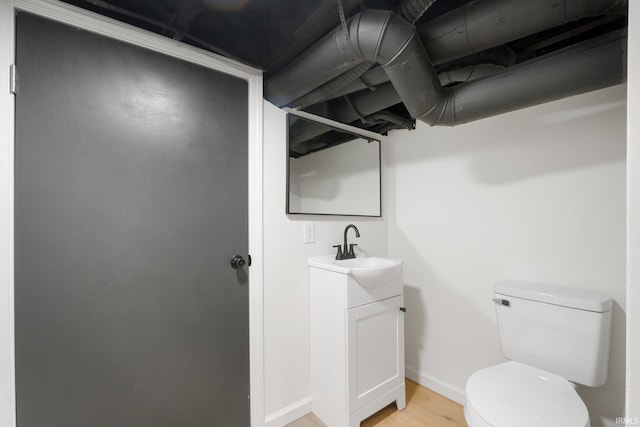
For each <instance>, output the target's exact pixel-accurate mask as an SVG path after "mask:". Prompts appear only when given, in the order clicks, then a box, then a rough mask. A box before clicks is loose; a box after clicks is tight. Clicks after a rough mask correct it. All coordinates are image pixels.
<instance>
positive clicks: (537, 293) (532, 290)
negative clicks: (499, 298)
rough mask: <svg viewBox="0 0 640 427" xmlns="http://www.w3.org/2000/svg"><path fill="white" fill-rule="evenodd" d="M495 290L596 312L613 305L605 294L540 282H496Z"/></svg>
mask: <svg viewBox="0 0 640 427" xmlns="http://www.w3.org/2000/svg"><path fill="white" fill-rule="evenodd" d="M495 292H496V294H500V295H507V296H511V297H515V298H523V299H528V300H532V301H538V302H544V303H548V304H554V305H560V306H563V307H569V308H574V309H577V310H587V311H595V312H598V313H602V312H605V311H609V310H611V307H612V306H613V303H612V301H611V298H610V297H609V296H607V295H605V294H601V293H598V292H591V291H583V290H580V289H571V288H564V287H559V286H552V285H546V284H542V283H531V282H520V281H514V280H509V281H503V282H499V283H498V284H496V287H495Z"/></svg>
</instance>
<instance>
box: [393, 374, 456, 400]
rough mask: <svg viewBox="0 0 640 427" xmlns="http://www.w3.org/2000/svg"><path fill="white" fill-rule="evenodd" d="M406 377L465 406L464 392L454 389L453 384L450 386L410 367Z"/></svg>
mask: <svg viewBox="0 0 640 427" xmlns="http://www.w3.org/2000/svg"><path fill="white" fill-rule="evenodd" d="M405 375H406V376H407V378H409V379H410V380H411V381H413V382H416V383H418V384H420V385H421V386H423V387H426V388H428V389H429V390H432V391H435V392H436V393H438V394H441V395H443V396H444V397H446V398H448V399H451V400H453V401H454V402H457V403H459V404H461V405H464V401H465V394H464V390H461V389H459V388H458V387H454V386H452V385H451V384H448V383H446V382H444V381H442V380H440V379H438V378H435V377H433V376H431V375H429V374H425V373H424V372H420V371H418V370H417V369H414V368H411V367H408V366H407V367H406V368H405Z"/></svg>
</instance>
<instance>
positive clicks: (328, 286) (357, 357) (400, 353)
mask: <svg viewBox="0 0 640 427" xmlns="http://www.w3.org/2000/svg"><path fill="white" fill-rule="evenodd" d="M309 279H310V280H309V283H310V332H311V336H310V338H311V343H310V344H311V345H310V347H311V398H312V410H313V412H314V413H315V414H316V416H318V417H319V418H320V419H321V420H322V421H323V422H324V423H325V424H326V425H328V426H331V427H357V426H359V425H360V422H361V421H362V420H364V419H365V418H367V417H369V416H371V415H372V414H374V413H376V412H377V411H379V410H380V409H382V408H384V407H385V406H387V405H389V404H390V403H393V402H395V403H396V406H397V408H398V409H399V410H402V409H404V407H405V380H404V311H403V295H402V289H403V285H402V270H401V269H399V271H398V273H397V274H396V275H394V277H392V278H390V282H389V284H388V285H385V286H384V287H381V288H379V289H368V288H365V287H363V286H361V285H360V284H358V282H356V281H355V280H354V279H353V277H351V276H350V275H348V274H341V273H336V272H333V271H329V270H326V269H323V268H318V267H314V266H310V268H309Z"/></svg>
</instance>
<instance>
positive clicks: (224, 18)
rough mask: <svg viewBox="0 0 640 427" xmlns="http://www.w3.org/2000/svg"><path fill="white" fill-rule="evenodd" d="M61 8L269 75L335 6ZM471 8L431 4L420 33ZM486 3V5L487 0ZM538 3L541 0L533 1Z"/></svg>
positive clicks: (383, 5)
mask: <svg viewBox="0 0 640 427" xmlns="http://www.w3.org/2000/svg"><path fill="white" fill-rule="evenodd" d="M64 1H65V2H66V3H71V4H73V5H76V6H79V7H81V8H84V9H88V10H92V11H95V12H97V13H100V14H103V15H106V16H110V17H112V18H115V19H117V20H120V21H123V22H127V23H129V24H132V25H135V26H138V27H141V28H144V29H147V30H150V31H153V32H156V33H158V34H161V35H164V36H166V37H170V38H172V39H176V40H180V41H183V42H185V43H188V44H192V45H194V46H197V47H201V48H204V49H206V50H210V51H212V52H216V53H220V54H222V55H224V56H227V57H230V58H233V59H236V60H239V61H241V62H243V63H246V64H249V65H252V66H254V67H257V68H260V69H262V70H263V71H265V76H266V77H267V78H268V77H269V76H270V75H272V74H273V73H275V72H276V71H278V70H279V69H281V68H282V67H284V66H285V65H286V64H287V63H288V62H289V61H291V60H292V59H293V58H295V57H296V56H297V55H299V54H300V53H301V52H303V51H304V50H305V49H306V48H307V47H309V46H311V45H312V44H313V43H314V42H315V41H317V40H318V39H320V38H321V37H322V36H323V35H325V34H326V33H328V32H329V31H331V30H332V29H334V28H335V27H337V26H338V25H340V18H339V13H338V7H337V0H64ZM400 1H401V0H342V4H343V6H344V10H345V15H346V16H347V18H348V17H349V16H351V15H354V14H355V13H357V12H359V11H361V10H362V9H363V8H370V9H387V10H392V9H394V8H395V7H396V6H397V5H398V3H400ZM469 1H470V0H438V1H435V2H434V3H433V4H432V5H431V6H430V7H429V9H428V10H427V11H426V12H425V14H424V15H423V16H422V17H421V18H420V20H419V21H418V23H417V24H418V25H419V24H421V23H424V22H427V21H428V20H430V19H432V18H434V17H436V16H439V15H442V14H443V13H446V12H448V11H450V10H453V9H455V8H458V7H460V6H462V5H463V4H465V3H469ZM489 1H490V0H489ZM531 1H541V0H531ZM621 26H626V18H620V17H618V18H616V19H612V18H611V17H605V18H602V19H600V20H599V19H597V18H596V19H594V18H590V19H587V20H583V21H579V22H573V23H568V24H566V25H564V26H561V27H558V28H554V29H551V30H548V31H545V32H544V33H540V34H535V35H532V36H530V37H526V38H524V39H521V40H517V41H514V42H511V43H509V47H510V48H511V49H512V50H513V51H514V52H515V53H516V56H517V57H518V59H519V60H525V59H529V58H530V57H532V56H535V55H536V52H537V53H538V54H540V53H545V52H546V51H548V50H553V49H556V48H559V47H563V46H564V45H567V44H571V43H575V42H577V41H581V40H583V39H587V38H590V37H593V36H594V35H597V34H600V33H604V32H607V31H610V30H611V29H612V28H619V27H621Z"/></svg>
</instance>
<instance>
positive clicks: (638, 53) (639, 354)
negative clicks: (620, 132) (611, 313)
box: [626, 1, 640, 425]
mask: <svg viewBox="0 0 640 427" xmlns="http://www.w3.org/2000/svg"><path fill="white" fill-rule="evenodd" d="M627 79H628V92H627V96H628V104H627V105H628V107H627V108H628V111H627V117H628V123H627V125H628V127H627V132H628V135H627V150H628V151H627V186H628V187H627V209H628V210H627V227H628V231H627V233H628V234H627V291H628V295H627V298H628V299H627V411H626V415H627V417H628V421H629V425H634V424H638V423H639V422H640V123H639V122H638V117H640V4H639V3H638V2H637V1H632V2H629V51H628V78H627ZM634 421H635V423H634Z"/></svg>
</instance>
